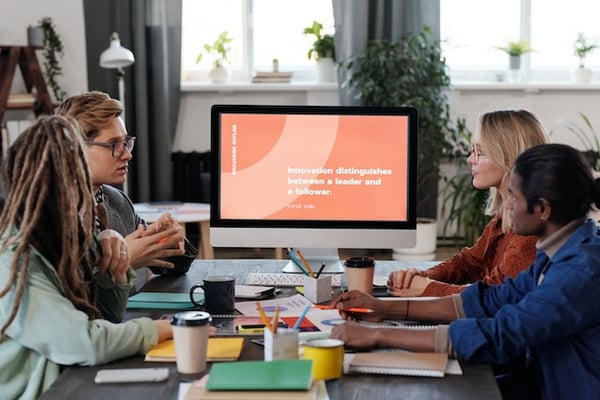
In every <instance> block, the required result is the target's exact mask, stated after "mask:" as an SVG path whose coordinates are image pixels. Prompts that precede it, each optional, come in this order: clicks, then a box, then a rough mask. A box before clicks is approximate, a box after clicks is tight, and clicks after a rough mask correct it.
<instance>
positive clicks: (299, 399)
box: [180, 374, 329, 400]
mask: <svg viewBox="0 0 600 400" xmlns="http://www.w3.org/2000/svg"><path fill="white" fill-rule="evenodd" d="M209 377H210V374H209V375H204V376H203V377H202V378H201V379H199V380H197V381H194V382H193V383H192V384H191V386H190V387H189V389H188V391H187V392H186V394H185V400H237V399H240V400H268V399H277V400H281V399H285V400H317V399H320V398H321V399H323V398H326V399H329V397H328V396H327V387H326V386H325V381H322V380H319V381H314V382H313V383H312V385H311V387H310V389H308V390H285V391H284V390H206V387H205V385H206V380H207V379H208V378H209ZM180 390H181V388H180ZM320 393H323V394H324V395H321V396H322V397H319V395H320Z"/></svg>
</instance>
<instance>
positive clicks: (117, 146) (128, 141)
mask: <svg viewBox="0 0 600 400" xmlns="http://www.w3.org/2000/svg"><path fill="white" fill-rule="evenodd" d="M86 143H87V144H88V145H90V146H100V147H106V148H107V149H112V156H113V157H114V158H119V157H121V156H122V155H123V153H125V149H127V151H129V152H131V151H132V150H133V146H134V145H135V136H126V137H125V139H123V140H119V141H116V142H111V143H103V142H92V141H88V142H86Z"/></svg>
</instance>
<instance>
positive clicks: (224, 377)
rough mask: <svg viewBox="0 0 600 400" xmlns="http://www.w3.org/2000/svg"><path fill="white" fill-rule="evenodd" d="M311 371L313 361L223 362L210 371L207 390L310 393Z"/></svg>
mask: <svg viewBox="0 0 600 400" xmlns="http://www.w3.org/2000/svg"><path fill="white" fill-rule="evenodd" d="M311 369H312V360H274V361H236V362H224V363H221V364H214V365H213V366H212V367H211V369H210V374H209V377H208V380H207V381H206V389H207V390H228V391H229V390H309V389H310V388H311V386H312V383H313V379H312V371H311ZM233 377H234V378H233ZM232 378H233V379H232Z"/></svg>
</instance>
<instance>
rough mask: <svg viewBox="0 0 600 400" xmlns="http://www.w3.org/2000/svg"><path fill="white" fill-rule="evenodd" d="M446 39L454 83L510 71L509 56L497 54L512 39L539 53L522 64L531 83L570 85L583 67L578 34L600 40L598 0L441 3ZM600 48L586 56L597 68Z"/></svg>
mask: <svg viewBox="0 0 600 400" xmlns="http://www.w3.org/2000/svg"><path fill="white" fill-rule="evenodd" d="M440 9H441V16H440V18H441V19H440V22H441V24H440V25H441V26H440V29H441V39H442V48H443V51H444V55H445V56H446V61H447V63H448V65H449V67H450V70H451V74H452V77H453V79H458V80H463V79H464V80H487V81H490V80H494V79H496V78H499V77H501V76H502V73H504V72H505V71H506V70H507V69H508V56H507V55H506V53H504V52H502V51H500V50H497V49H495V47H496V46H502V45H503V44H505V43H506V42H507V41H508V40H516V39H519V38H523V39H526V40H529V41H530V43H531V46H532V47H533V49H534V50H535V51H534V52H533V53H529V54H528V55H527V56H525V59H524V60H523V61H524V63H523V65H524V67H525V68H526V69H527V70H528V71H527V75H528V76H529V79H530V80H538V81H539V80H543V81H555V80H563V81H569V80H571V71H572V70H573V69H575V68H576V67H577V66H578V59H577V57H575V55H574V54H573V42H574V41H575V39H576V38H577V34H578V33H580V32H581V33H584V34H585V35H587V36H589V37H592V38H594V39H596V40H600V30H599V29H598V23H597V19H598V18H597V16H598V15H600V2H598V1H597V0H571V1H569V2H565V1H562V0H501V1H484V2H482V1H480V0H440ZM599 64H600V49H598V50H596V51H593V52H592V53H591V54H590V55H589V56H588V57H586V66H587V67H589V68H594V67H598V66H599Z"/></svg>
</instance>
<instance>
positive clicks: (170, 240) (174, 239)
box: [125, 213, 185, 268]
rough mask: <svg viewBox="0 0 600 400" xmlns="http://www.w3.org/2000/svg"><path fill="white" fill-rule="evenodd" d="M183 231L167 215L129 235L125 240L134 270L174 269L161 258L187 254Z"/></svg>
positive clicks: (139, 227) (141, 226)
mask: <svg viewBox="0 0 600 400" xmlns="http://www.w3.org/2000/svg"><path fill="white" fill-rule="evenodd" d="M184 239H185V236H184V234H183V229H181V226H179V224H178V223H177V222H175V221H174V220H173V219H172V218H171V215H170V214H168V213H166V214H163V215H161V217H160V218H159V219H158V221H156V222H155V223H153V224H150V225H148V227H146V228H144V226H143V225H140V226H138V229H137V230H136V231H135V232H133V233H130V234H129V235H127V237H126V238H125V240H126V241H127V245H128V246H129V252H130V254H131V265H132V266H133V267H134V268H141V267H148V266H156V267H166V268H173V264H172V263H170V262H167V261H164V260H161V258H164V257H172V256H179V255H182V254H185V247H184Z"/></svg>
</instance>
